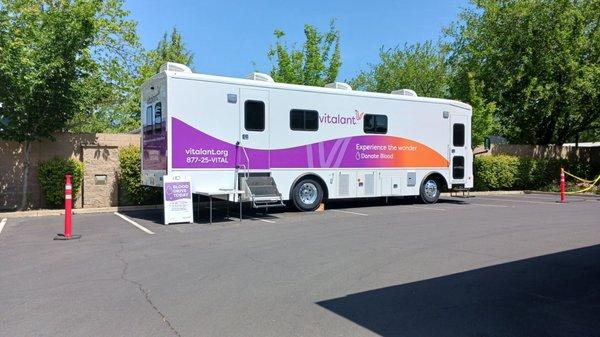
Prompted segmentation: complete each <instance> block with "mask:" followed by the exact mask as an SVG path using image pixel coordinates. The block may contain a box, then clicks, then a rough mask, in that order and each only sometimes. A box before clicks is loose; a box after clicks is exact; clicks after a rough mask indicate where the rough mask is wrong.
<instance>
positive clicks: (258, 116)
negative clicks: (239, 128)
mask: <svg viewBox="0 0 600 337" xmlns="http://www.w3.org/2000/svg"><path fill="white" fill-rule="evenodd" d="M244 127H245V128H246V130H248V131H264V130H265V103H264V102H261V101H246V102H245V103H244Z"/></svg>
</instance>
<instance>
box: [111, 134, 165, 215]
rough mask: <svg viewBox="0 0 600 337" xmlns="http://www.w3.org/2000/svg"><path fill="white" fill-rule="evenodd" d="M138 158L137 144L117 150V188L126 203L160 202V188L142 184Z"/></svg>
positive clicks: (138, 149)
mask: <svg viewBox="0 0 600 337" xmlns="http://www.w3.org/2000/svg"><path fill="white" fill-rule="evenodd" d="M140 158H141V156H140V148H139V147H137V146H134V145H130V146H127V147H124V148H121V149H120V150H119V173H118V177H119V188H120V189H121V191H122V192H123V194H124V195H123V196H124V198H125V200H126V203H128V204H132V205H144V204H160V203H161V202H162V193H161V190H160V188H156V187H149V186H143V185H142V180H141V159H140Z"/></svg>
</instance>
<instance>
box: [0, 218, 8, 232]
mask: <svg viewBox="0 0 600 337" xmlns="http://www.w3.org/2000/svg"><path fill="white" fill-rule="evenodd" d="M7 220H8V219H6V218H4V219H2V221H0V234H2V230H3V229H4V225H6V221H7Z"/></svg>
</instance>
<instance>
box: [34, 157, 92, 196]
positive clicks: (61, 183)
mask: <svg viewBox="0 0 600 337" xmlns="http://www.w3.org/2000/svg"><path fill="white" fill-rule="evenodd" d="M83 172H84V165H83V163H82V162H80V161H79V160H77V159H73V158H69V159H64V158H52V159H50V160H48V161H46V162H41V163H39V165H38V177H37V178H38V181H39V183H40V186H41V187H42V194H43V196H44V200H45V201H46V204H47V205H48V207H52V208H56V207H61V206H62V205H64V201H65V175H67V174H70V175H71V176H72V177H71V185H72V195H73V199H75V198H76V196H77V193H78V192H79V188H81V182H82V181H83Z"/></svg>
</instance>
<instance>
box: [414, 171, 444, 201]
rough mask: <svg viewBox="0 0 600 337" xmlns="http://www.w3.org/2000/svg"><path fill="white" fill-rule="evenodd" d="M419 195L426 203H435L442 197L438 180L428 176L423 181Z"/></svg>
mask: <svg viewBox="0 0 600 337" xmlns="http://www.w3.org/2000/svg"><path fill="white" fill-rule="evenodd" d="M419 196H420V197H421V201H423V203H425V204H434V203H436V202H437V201H438V199H439V198H440V184H439V182H438V181H437V180H435V179H434V178H431V177H427V178H425V179H424V180H423V182H422V183H421V190H420V194H419Z"/></svg>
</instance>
